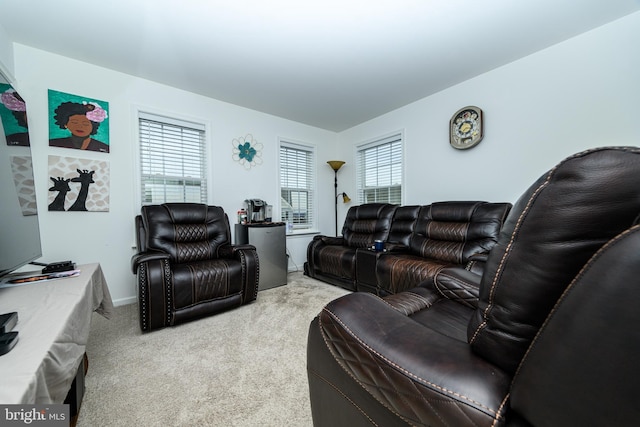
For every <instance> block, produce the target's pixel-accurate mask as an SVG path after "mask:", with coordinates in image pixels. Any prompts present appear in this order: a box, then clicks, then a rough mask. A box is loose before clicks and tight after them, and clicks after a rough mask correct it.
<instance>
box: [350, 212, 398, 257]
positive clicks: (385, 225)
mask: <svg viewBox="0 0 640 427" xmlns="http://www.w3.org/2000/svg"><path fill="white" fill-rule="evenodd" d="M396 207H397V206H396V205H391V204H388V203H366V204H364V205H359V206H352V207H351V208H349V211H348V212H347V217H346V218H345V220H344V225H343V226H342V236H343V237H344V242H345V244H346V246H350V247H353V248H366V247H370V246H372V245H373V242H374V241H375V240H387V236H388V234H389V229H390V227H391V219H392V218H393V213H394V212H395V210H396Z"/></svg>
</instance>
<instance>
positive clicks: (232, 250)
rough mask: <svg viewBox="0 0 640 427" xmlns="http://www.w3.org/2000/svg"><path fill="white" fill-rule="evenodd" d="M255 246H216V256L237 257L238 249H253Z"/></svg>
mask: <svg viewBox="0 0 640 427" xmlns="http://www.w3.org/2000/svg"><path fill="white" fill-rule="evenodd" d="M255 250H256V247H255V246H253V245H249V244H240V245H222V246H220V247H218V256H219V257H220V258H227V259H237V258H238V256H239V252H240V251H255Z"/></svg>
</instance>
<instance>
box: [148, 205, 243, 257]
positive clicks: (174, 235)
mask: <svg viewBox="0 0 640 427" xmlns="http://www.w3.org/2000/svg"><path fill="white" fill-rule="evenodd" d="M140 216H141V219H142V221H141V225H142V226H143V227H144V231H145V233H143V236H144V238H145V239H146V242H145V245H144V246H145V247H146V248H147V249H148V250H160V251H163V252H166V253H168V254H169V256H170V260H171V262H172V263H183V262H191V261H200V260H205V259H212V258H217V257H218V248H219V247H220V246H221V245H225V244H230V243H231V240H230V235H231V232H230V228H229V220H228V218H227V215H226V214H225V213H224V210H223V209H222V208H221V207H219V206H207V205H205V204H200V203H165V204H162V205H147V206H143V207H142V209H141V214H140Z"/></svg>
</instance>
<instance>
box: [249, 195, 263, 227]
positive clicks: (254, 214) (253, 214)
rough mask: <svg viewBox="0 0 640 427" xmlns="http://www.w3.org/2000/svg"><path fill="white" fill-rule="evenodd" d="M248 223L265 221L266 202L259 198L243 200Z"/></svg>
mask: <svg viewBox="0 0 640 427" xmlns="http://www.w3.org/2000/svg"><path fill="white" fill-rule="evenodd" d="M244 204H245V209H246V211H247V221H248V222H249V223H256V222H265V221H266V214H267V212H266V211H267V202H265V201H264V200H260V199H247V200H245V201H244Z"/></svg>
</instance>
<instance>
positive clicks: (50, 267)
mask: <svg viewBox="0 0 640 427" xmlns="http://www.w3.org/2000/svg"><path fill="white" fill-rule="evenodd" d="M75 268H76V264H75V263H74V262H72V261H61V262H52V263H51V264H47V266H46V267H45V268H43V269H42V274H47V273H58V272H60V271H69V270H74V269H75Z"/></svg>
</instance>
